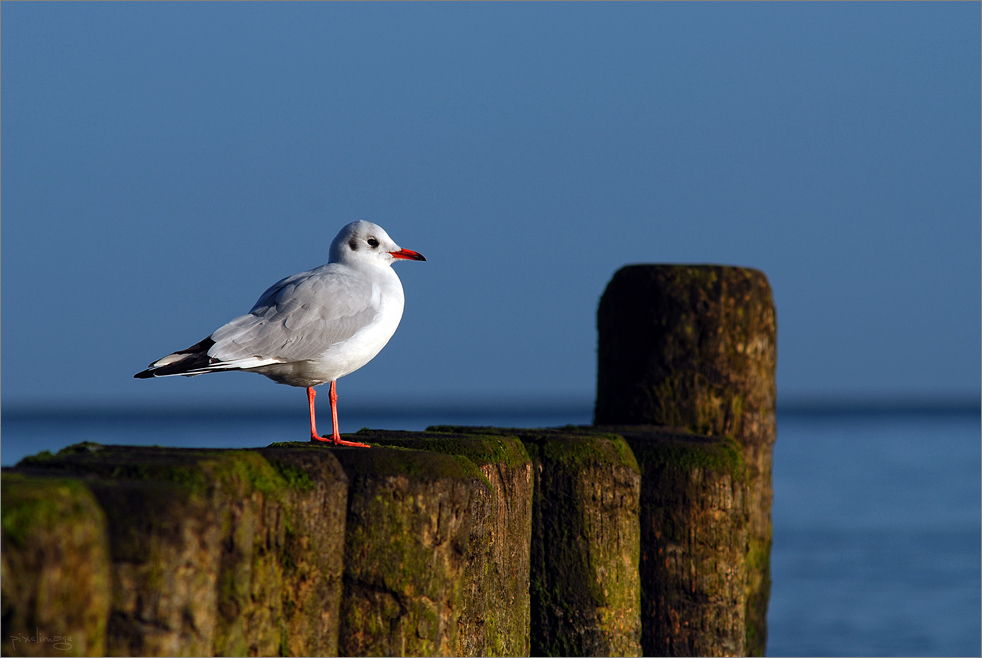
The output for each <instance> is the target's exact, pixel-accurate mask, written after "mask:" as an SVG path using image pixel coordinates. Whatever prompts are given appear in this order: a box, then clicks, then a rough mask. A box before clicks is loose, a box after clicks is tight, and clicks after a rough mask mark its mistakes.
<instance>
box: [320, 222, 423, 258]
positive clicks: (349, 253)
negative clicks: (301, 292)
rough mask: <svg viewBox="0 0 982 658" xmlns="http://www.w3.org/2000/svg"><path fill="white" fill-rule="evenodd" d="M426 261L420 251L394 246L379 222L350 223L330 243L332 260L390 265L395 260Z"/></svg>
mask: <svg viewBox="0 0 982 658" xmlns="http://www.w3.org/2000/svg"><path fill="white" fill-rule="evenodd" d="M400 259H402V260H426V259H425V258H423V255H422V254H419V253H416V252H415V251H411V250H409V249H403V248H402V247H400V246H399V245H397V244H396V243H395V242H394V241H393V240H392V238H390V237H389V234H388V233H386V232H385V230H384V229H383V228H382V227H381V226H379V225H378V224H372V223H371V222H366V221H364V220H358V221H357V222H351V223H350V224H348V225H347V226H345V227H344V228H342V229H341V231H340V232H338V235H337V237H335V238H334V241H333V242H331V258H330V262H332V263H347V264H355V263H373V264H376V265H391V264H392V263H394V262H395V261H396V260H400Z"/></svg>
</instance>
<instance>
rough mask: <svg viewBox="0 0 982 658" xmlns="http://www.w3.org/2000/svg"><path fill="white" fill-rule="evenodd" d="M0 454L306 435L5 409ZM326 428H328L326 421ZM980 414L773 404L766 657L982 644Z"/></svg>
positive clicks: (516, 422)
mask: <svg viewBox="0 0 982 658" xmlns="http://www.w3.org/2000/svg"><path fill="white" fill-rule="evenodd" d="M590 415H591V410H590V408H589V406H588V405H571V406H567V407H551V408H541V409H532V410H528V409H520V408H513V409H510V410H509V409H504V410H502V409H493V408H488V409H483V410H482V409H459V408H458V409H454V408H445V409H436V408H431V409H405V410H402V411H397V412H395V413H390V414H389V415H387V416H384V417H380V416H378V415H377V414H376V415H372V414H369V413H367V412H366V411H365V410H358V409H355V408H349V409H347V410H346V413H345V414H344V415H343V416H342V427H341V430H342V432H350V431H355V430H357V429H358V428H359V427H363V426H370V427H375V428H380V429H412V430H418V429H424V428H425V427H426V426H428V425H433V424H461V425H496V426H503V427H508V426H511V427H550V426H560V425H566V424H588V423H589V422H590ZM0 429H2V439H3V440H2V445H0V463H2V464H3V465H4V466H11V465H13V464H15V463H16V462H17V461H19V460H20V459H21V458H23V457H24V456H26V455H29V454H34V453H37V452H39V451H41V450H51V451H57V450H58V449H60V448H62V447H64V446H66V445H70V444H72V443H77V442H79V441H95V442H99V443H105V444H138V445H155V444H156V445H162V446H184V447H192V446H195V447H219V448H228V447H255V446H265V445H268V444H269V443H272V442H274V441H291V440H303V439H304V438H305V436H306V432H307V425H306V418H305V415H304V414H303V413H302V411H301V412H300V413H296V412H295V410H290V411H289V412H282V411H269V412H267V411H263V410H250V411H248V412H243V413H240V414H227V413H221V414H216V413H209V412H204V411H201V412H190V413H183V414H174V413H169V412H162V411H157V412H139V411H133V412H128V413H122V412H82V411H64V412H60V413H55V414H51V413H46V414H40V413H35V412H24V411H12V412H7V411H6V410H5V411H4V413H3V415H2V418H0ZM321 429H324V428H321ZM980 432H982V422H980V416H979V413H978V410H977V409H975V410H969V411H967V412H966V411H965V410H963V411H961V412H958V411H949V412H944V413H942V412H933V413H924V412H916V411H914V412H904V411H897V410H895V411H894V412H889V413H887V412H883V411H882V410H881V411H880V412H875V411H874V412H868V413H863V412H861V411H860V412H857V411H856V410H853V411H851V412H835V411H834V410H832V411H829V410H826V411H821V410H819V411H816V410H811V411H799V412H779V414H778V441H777V444H776V446H775V451H774V509H773V522H774V546H773V550H772V555H771V566H772V574H771V575H772V579H773V585H772V589H771V599H770V610H769V614H768V626H769V638H768V649H767V650H768V653H769V654H770V655H787V656H792V655H811V656H847V655H852V656H901V655H906V656H914V655H980V653H982V622H980V619H982V570H980V563H982V506H980V501H982V441H980Z"/></svg>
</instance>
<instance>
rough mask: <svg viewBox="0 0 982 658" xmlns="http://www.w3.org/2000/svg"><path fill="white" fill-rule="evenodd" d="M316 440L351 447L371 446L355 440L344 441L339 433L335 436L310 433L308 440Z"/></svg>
mask: <svg viewBox="0 0 982 658" xmlns="http://www.w3.org/2000/svg"><path fill="white" fill-rule="evenodd" d="M315 441H318V442H320V443H330V444H331V445H335V446H348V447H351V448H371V447H372V446H370V445H368V444H367V443H358V442H357V441H345V440H344V439H342V438H341V435H340V434H338V435H335V436H317V435H316V434H311V435H310V442H311V443H313V442H315Z"/></svg>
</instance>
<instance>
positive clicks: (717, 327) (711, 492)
mask: <svg viewBox="0 0 982 658" xmlns="http://www.w3.org/2000/svg"><path fill="white" fill-rule="evenodd" d="M597 325H598V329H599V349H598V356H599V364H598V373H597V402H596V409H595V415H594V423H595V424H596V425H601V426H612V425H613V426H625V425H626V426H633V427H634V430H633V433H632V432H631V431H629V430H625V431H624V432H623V434H624V436H625V438H627V439H628V442H629V443H630V445H631V448H632V449H633V450H634V451H635V455H636V456H637V458H638V462H639V464H640V466H641V469H642V483H641V525H642V527H641V542H642V543H641V572H642V574H641V587H642V603H641V612H642V636H641V644H642V649H643V650H644V652H645V654H647V655H652V654H658V655H672V654H674V655H683V654H704V655H712V654H749V655H762V654H763V652H764V649H765V648H766V643H767V625H766V615H767V600H768V597H769V593H770V564H769V558H770V547H771V522H770V512H771V500H772V496H773V492H772V488H771V454H772V449H773V445H774V440H775V438H776V423H775V416H774V405H775V397H776V389H775V381H774V376H775V366H776V353H777V351H776V336H777V329H776V314H775V310H774V303H773V299H772V295H771V290H770V286H769V284H768V282H767V278H766V277H765V276H764V274H763V273H761V272H759V271H757V270H752V269H747V268H737V267H724V266H717V265H631V266H628V267H624V268H622V269H621V270H619V271H618V272H617V273H616V274H615V275H614V277H613V279H612V280H611V282H610V283H609V284H608V286H607V289H606V291H605V292H604V294H603V297H602V299H601V301H600V308H599V311H598V314H597ZM642 426H657V427H658V428H661V433H662V434H663V433H664V431H665V428H678V429H679V430H681V432H676V434H677V436H676V437H675V438H674V439H671V440H669V439H666V438H665V437H664V436H662V437H661V438H659V436H656V435H657V434H659V432H657V431H653V432H650V433H648V435H647V436H646V435H645V432H644V431H640V428H641V427H642ZM686 433H688V434H690V435H691V436H690V438H686V437H685V435H686ZM629 434H630V436H629ZM672 482H674V483H676V484H677V485H678V487H676V488H675V489H674V490H673V489H672V488H671V487H667V486H666V484H668V483H672ZM741 517H743V518H741ZM660 524H665V525H664V526H661V525H660ZM679 524H682V525H683V526H685V527H680V525H679ZM707 524H708V525H707ZM723 528H727V529H728V530H727V532H726V536H728V537H729V538H730V539H729V540H728V541H729V544H727V545H725V546H724V545H721V544H720V543H719V542H720V541H722V540H724V539H725V537H723V536H721V535H719V533H718V532H717V531H718V530H721V529H723ZM707 536H712V537H714V538H715V539H713V540H712V541H709V542H708V543H707V541H703V540H701V539H699V538H700V537H707ZM699 551H708V552H706V553H704V554H703V553H700V554H698V555H697V554H696V553H697V552H699ZM735 556H736V557H735ZM737 557H739V558H740V559H737ZM734 560H736V562H735V563H734V562H733V561H734ZM725 562H729V564H726V563H725ZM727 593H729V594H727ZM731 594H736V595H737V596H738V600H737V601H730V602H729V603H728V602H727V598H729V595H731ZM734 604H735V605H736V606H737V607H738V608H739V609H740V610H739V613H738V614H737V615H736V617H734V616H733V615H732V614H729V613H728V612H727V611H726V610H724V609H723V608H726V607H727V606H728V607H729V608H732V607H733V605H734ZM722 618H727V619H730V620H731V621H730V622H728V626H727V628H728V629H729V630H722V629H721V628H720V627H719V624H718V622H719V620H720V619H722ZM700 629H702V630H700ZM703 631H707V632H703ZM714 636H715V637H716V640H715V641H714V640H713V639H712V638H713V637H714Z"/></svg>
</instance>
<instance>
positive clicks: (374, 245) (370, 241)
mask: <svg viewBox="0 0 982 658" xmlns="http://www.w3.org/2000/svg"><path fill="white" fill-rule="evenodd" d="M368 246H369V247H371V248H372V249H375V248H377V247H378V240H376V239H375V238H368Z"/></svg>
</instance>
